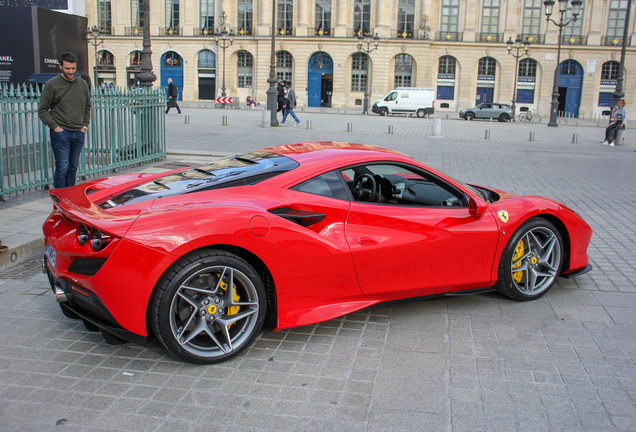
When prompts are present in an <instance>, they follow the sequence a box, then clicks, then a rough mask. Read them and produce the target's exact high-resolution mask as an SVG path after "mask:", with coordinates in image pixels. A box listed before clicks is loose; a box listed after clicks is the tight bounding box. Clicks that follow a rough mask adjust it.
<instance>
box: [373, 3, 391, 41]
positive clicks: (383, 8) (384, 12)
mask: <svg viewBox="0 0 636 432" xmlns="http://www.w3.org/2000/svg"><path fill="white" fill-rule="evenodd" d="M391 3H392V2H390V1H387V0H376V7H375V11H376V12H375V26H374V25H373V22H372V23H371V24H372V25H371V30H374V31H375V33H377V34H378V36H380V37H381V38H386V39H388V38H390V37H391V23H392V14H391ZM371 12H373V7H372V8H371Z"/></svg>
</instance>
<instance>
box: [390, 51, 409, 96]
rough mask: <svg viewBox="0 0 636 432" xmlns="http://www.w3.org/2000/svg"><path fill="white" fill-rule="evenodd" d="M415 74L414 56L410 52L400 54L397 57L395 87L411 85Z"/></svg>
mask: <svg viewBox="0 0 636 432" xmlns="http://www.w3.org/2000/svg"><path fill="white" fill-rule="evenodd" d="M412 76H413V57H411V56H410V55H408V54H399V55H397V56H396V57H395V79H394V81H393V85H394V88H397V87H411V85H412V84H411V81H412Z"/></svg>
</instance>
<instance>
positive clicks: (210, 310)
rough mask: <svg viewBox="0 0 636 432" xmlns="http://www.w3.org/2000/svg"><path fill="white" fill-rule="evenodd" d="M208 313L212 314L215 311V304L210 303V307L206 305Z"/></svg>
mask: <svg viewBox="0 0 636 432" xmlns="http://www.w3.org/2000/svg"><path fill="white" fill-rule="evenodd" d="M208 313H209V314H210V315H214V314H215V313H216V305H210V307H208Z"/></svg>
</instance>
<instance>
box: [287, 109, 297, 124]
mask: <svg viewBox="0 0 636 432" xmlns="http://www.w3.org/2000/svg"><path fill="white" fill-rule="evenodd" d="M288 114H291V116H292V117H293V118H294V120H296V123H300V120H298V117H297V116H296V114H295V113H294V110H293V109H291V108H287V109H286V110H283V123H285V122H286V121H287V115H288Z"/></svg>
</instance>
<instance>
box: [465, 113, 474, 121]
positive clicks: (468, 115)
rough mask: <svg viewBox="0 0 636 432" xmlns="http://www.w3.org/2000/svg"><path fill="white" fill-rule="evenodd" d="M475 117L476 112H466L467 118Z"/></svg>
mask: <svg viewBox="0 0 636 432" xmlns="http://www.w3.org/2000/svg"><path fill="white" fill-rule="evenodd" d="M474 118H475V114H473V113H466V120H472V119H474Z"/></svg>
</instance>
